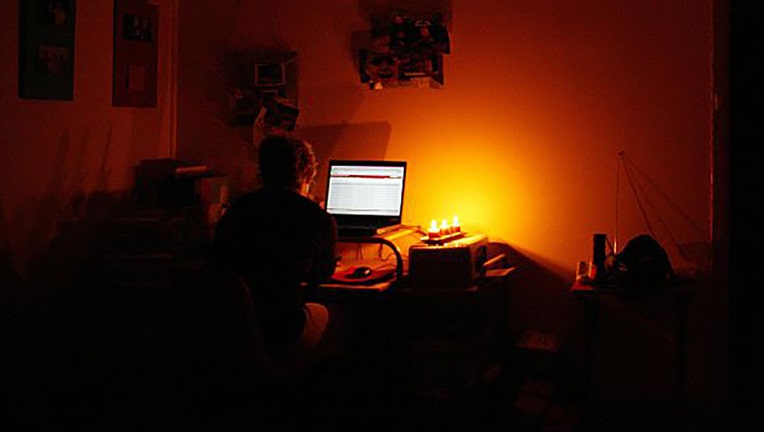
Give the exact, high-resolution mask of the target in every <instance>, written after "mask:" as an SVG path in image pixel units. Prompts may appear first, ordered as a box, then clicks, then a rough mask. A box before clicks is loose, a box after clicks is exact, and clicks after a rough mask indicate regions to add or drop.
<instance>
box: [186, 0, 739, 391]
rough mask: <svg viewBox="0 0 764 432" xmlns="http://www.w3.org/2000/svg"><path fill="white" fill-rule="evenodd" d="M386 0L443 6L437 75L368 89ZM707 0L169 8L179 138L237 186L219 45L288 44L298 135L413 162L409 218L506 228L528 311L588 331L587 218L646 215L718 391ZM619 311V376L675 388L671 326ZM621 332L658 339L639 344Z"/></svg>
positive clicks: (192, 155)
mask: <svg viewBox="0 0 764 432" xmlns="http://www.w3.org/2000/svg"><path fill="white" fill-rule="evenodd" d="M390 4H394V5H403V6H412V7H422V9H425V10H427V7H428V6H429V5H434V6H435V8H439V9H440V10H441V11H443V12H445V15H446V16H447V17H450V21H449V23H448V24H449V28H450V35H451V44H452V53H451V54H450V55H448V56H446V57H445V61H444V63H445V64H444V69H445V86H444V88H442V89H427V88H419V89H412V88H401V89H387V90H382V91H372V90H369V89H368V88H367V87H366V86H365V85H363V84H362V83H361V82H360V79H359V75H358V72H357V71H358V64H357V49H358V48H359V47H360V45H359V42H361V41H363V39H364V37H368V31H369V29H370V23H369V17H370V15H371V14H372V13H376V12H379V11H380V10H384V9H385V7H386V6H387V5H390ZM712 12H713V2H712V1H711V0H695V1H693V0H680V1H672V2H663V1H657V0H651V1H647V2H611V1H605V0H594V1H587V2H575V1H563V2H561V1H552V0H541V1H538V0H534V1H526V0H519V1H513V2H504V1H498V0H477V1H470V2H467V1H453V2H451V1H449V0H428V1H424V0H422V1H414V0H411V1H404V0H400V1H397V2H396V1H367V0H335V1H332V2H323V1H318V0H301V1H296V0H285V1H282V2H277V3H274V2H264V1H257V0H243V1H239V2H233V4H231V3H225V4H223V3H221V2H212V1H210V0H195V1H194V4H193V6H189V5H187V4H186V6H185V7H184V6H181V8H180V13H179V80H178V82H179V113H178V155H179V157H180V158H182V159H187V160H194V161H203V162H205V163H209V164H211V165H212V166H214V167H216V168H218V169H220V170H221V171H223V172H226V173H228V174H229V175H230V176H231V178H232V179H233V182H234V187H235V188H237V189H238V191H237V192H241V191H244V190H247V189H250V188H252V187H256V186H257V178H256V174H255V172H256V171H255V165H254V164H253V158H252V145H251V140H252V134H251V130H250V128H249V127H247V126H240V127H233V126H230V125H229V124H228V123H227V119H226V104H227V88H226V82H225V81H226V79H225V76H226V73H227V69H226V65H225V60H224V59H225V56H226V53H228V52H240V51H245V52H246V51H260V50H266V51H270V50H293V51H296V52H297V53H298V56H299V57H298V74H299V78H298V101H297V102H298V105H299V107H300V109H301V115H300V118H299V121H298V129H297V131H296V133H297V134H298V135H301V136H303V137H305V138H308V139H309V140H311V141H312V142H313V143H314V145H315V147H316V150H317V152H318V154H319V157H320V158H322V160H323V161H324V163H325V162H326V160H327V159H328V158H388V159H405V160H407V161H408V162H409V164H410V165H409V166H410V173H411V176H410V178H409V183H408V186H407V190H406V197H405V221H404V222H405V223H408V224H415V225H427V224H429V222H430V220H431V219H433V218H436V219H439V218H444V217H450V216H451V215H454V214H457V215H459V217H460V219H461V222H462V225H463V226H464V227H465V229H466V230H468V231H480V232H484V233H486V234H488V235H489V237H490V238H491V239H494V240H499V241H504V242H506V243H507V244H508V245H509V247H510V252H512V254H513V257H514V259H515V262H516V263H518V264H521V266H522V267H521V270H522V271H521V272H520V273H519V274H518V278H517V280H516V281H515V284H514V286H515V287H516V288H517V289H516V291H517V292H515V293H514V294H515V297H514V298H512V301H513V303H512V306H513V309H512V310H513V317H514V318H515V320H516V321H518V322H519V323H520V325H524V326H528V327H535V328H542V329H544V328H552V329H553V330H563V331H565V332H566V334H567V335H569V336H571V337H573V338H580V337H581V335H580V333H576V332H578V331H580V329H581V326H580V324H581V323H580V321H579V320H580V314H579V312H580V311H579V309H578V308H577V306H578V305H577V304H575V302H573V301H572V300H571V299H570V298H569V297H568V296H566V295H565V290H566V289H567V287H568V285H569V283H570V282H571V281H572V279H573V274H574V268H575V263H576V262H577V261H579V260H585V259H591V255H592V235H593V234H594V233H600V232H602V233H607V234H608V236H609V239H610V240H611V241H613V240H614V239H615V238H616V237H617V239H618V241H619V246H620V247H621V248H622V247H623V246H624V245H625V243H626V241H627V240H629V239H631V238H633V237H634V236H636V235H637V234H640V233H647V232H651V231H652V232H653V233H654V235H655V236H656V238H657V239H658V241H659V242H660V243H661V244H662V245H663V246H664V247H665V248H666V249H667V251H668V252H669V254H670V258H671V261H672V264H674V266H675V267H678V268H683V267H689V268H694V269H697V270H698V271H699V276H701V283H700V284H699V286H698V292H697V294H698V295H697V297H696V300H695V301H694V302H693V303H692V308H691V310H690V323H689V325H690V329H691V330H690V331H691V333H690V336H689V340H690V342H689V344H690V346H689V348H688V349H689V354H688V355H689V358H690V363H691V364H690V365H689V371H688V374H689V382H690V383H691V387H692V389H691V391H692V392H693V394H694V395H695V396H697V395H698V394H703V395H704V396H702V397H708V398H710V399H714V398H715V399H716V400H721V399H723V397H724V391H719V387H718V386H719V385H720V384H719V383H720V382H721V381H723V380H724V377H723V376H724V374H725V372H724V370H725V369H724V366H723V364H721V363H720V361H718V360H717V359H719V358H721V357H720V356H719V354H718V353H719V352H720V350H721V351H723V350H724V349H725V348H724V347H725V343H726V342H725V339H724V336H723V335H724V330H723V329H724V328H725V324H724V323H723V321H724V311H721V308H720V307H719V302H718V301H715V300H714V299H718V298H719V296H724V295H725V294H723V293H722V291H725V288H724V287H719V286H715V285H714V286H712V285H711V284H710V283H705V282H703V276H704V275H705V274H706V273H707V271H708V270H709V257H710V255H711V251H710V238H711V233H710V229H711V228H710V226H711V223H712V217H713V211H712V207H711V196H712V184H711V183H712V182H711V155H712V148H711V143H712V130H713V129H712V114H713V112H712V94H713V87H712V77H713V71H712V60H713V55H712V53H713V37H714V34H713V26H712V18H713V13H712ZM619 155H621V156H620V157H619ZM624 165H628V167H629V168H630V169H629V171H628V173H629V174H630V175H627V171H626V170H624V168H623V166H624ZM324 167H325V165H322V168H324ZM319 180H320V179H319ZM635 191H638V192H639V194H636V193H635ZM321 192H322V191H321V189H320V188H319V190H318V191H317V193H318V194H319V195H320V194H321ZM616 219H617V220H618V224H617V226H616V223H615V222H616ZM608 314H611V316H608ZM621 315H622V312H621V311H620V310H618V309H615V310H610V311H606V313H605V316H604V317H603V319H605V320H608V319H610V322H611V323H615V324H616V325H617V328H612V329H610V333H609V334H610V336H611V337H610V339H609V340H608V341H606V342H603V344H604V345H606V346H609V347H615V346H618V345H621V348H623V349H625V351H620V352H627V353H628V352H631V355H628V356H627V357H628V358H623V356H621V357H620V358H619V357H618V356H617V355H615V354H613V356H611V358H610V360H611V363H610V366H611V367H613V368H614V369H612V370H613V371H618V370H621V371H623V370H629V371H630V372H629V373H628V374H623V376H622V377H621V380H616V381H614V383H615V384H614V385H613V386H612V387H611V390H614V391H616V392H620V394H621V395H623V394H628V393H630V392H631V393H632V395H633V394H637V395H641V396H645V394H647V395H651V396H646V397H647V400H658V398H655V397H654V396H656V395H666V394H670V392H671V387H670V379H669V380H666V379H664V378H665V377H663V378H662V376H658V377H657V378H656V376H657V375H655V373H654V371H655V370H658V369H656V368H659V367H661V366H660V365H664V366H665V365H667V364H670V358H668V357H666V356H668V355H670V352H671V346H670V344H669V343H668V342H667V340H669V339H666V338H664V336H663V335H660V334H656V333H655V332H654V329H655V328H656V327H655V326H651V325H649V326H647V328H645V323H644V322H641V321H639V320H636V321H633V320H630V319H625V318H622V319H620V320H619V319H618V317H619V316H621ZM630 338H633V339H634V340H640V341H643V342H645V343H647V344H652V345H648V346H649V348H648V349H644V350H640V351H639V355H637V353H635V352H634V351H633V350H631V347H630V345H629V340H631V339H630ZM578 342H581V341H580V339H578ZM608 344H614V345H608ZM571 345H573V346H580V344H576V343H575V341H571ZM616 352H619V351H618V349H617V348H613V353H616ZM657 353H664V354H665V355H656V354H657ZM605 360H607V359H605ZM604 363H605V362H603V364H604Z"/></svg>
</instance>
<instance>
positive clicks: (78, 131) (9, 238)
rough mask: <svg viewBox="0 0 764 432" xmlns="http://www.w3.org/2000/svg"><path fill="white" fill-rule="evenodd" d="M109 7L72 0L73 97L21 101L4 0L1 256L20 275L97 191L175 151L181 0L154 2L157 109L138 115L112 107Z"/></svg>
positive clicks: (125, 181)
mask: <svg viewBox="0 0 764 432" xmlns="http://www.w3.org/2000/svg"><path fill="white" fill-rule="evenodd" d="M113 3H114V2H113V1H78V2H76V5H77V15H76V19H77V21H76V28H75V60H74V64H75V74H74V100H72V101H50V100H28V99H21V98H19V97H18V62H17V59H18V46H19V37H18V30H19V27H18V23H19V2H17V1H3V2H0V46H2V61H0V191H1V192H0V257H10V258H6V260H12V261H13V265H14V267H15V268H16V270H17V271H19V272H21V273H23V272H24V269H25V267H26V266H27V264H28V263H29V262H30V261H31V260H33V259H34V258H36V257H37V256H39V255H40V254H41V253H43V252H44V251H45V250H46V248H47V246H48V243H49V242H50V241H51V239H52V238H53V237H54V236H55V235H56V233H57V232H58V230H59V229H60V225H61V223H63V222H70V221H74V220H78V219H79V218H82V217H83V214H82V212H83V211H84V210H83V203H84V202H85V201H86V199H87V198H88V197H89V196H92V194H93V193H94V192H118V191H124V190H125V189H128V188H130V187H131V186H132V182H133V171H132V170H133V167H134V166H135V165H136V164H137V163H138V162H139V161H140V160H141V159H146V158H159V157H169V156H170V155H171V154H172V153H173V146H174V135H175V129H174V122H175V119H174V112H175V108H174V103H175V100H174V91H175V80H174V77H173V74H174V71H173V67H174V66H173V54H172V52H173V49H174V44H175V42H174V40H175V38H174V36H173V35H174V33H175V29H174V27H175V22H176V20H175V16H176V12H177V11H176V4H177V0H155V1H152V3H154V4H156V5H158V6H159V11H160V12H159V13H160V22H159V35H158V37H159V39H158V40H159V47H158V50H159V51H158V53H159V69H158V89H159V90H158V104H157V107H156V108H142V109H137V108H136V109H133V108H115V107H112V106H111V91H112V90H111V89H112V81H111V80H112V40H113V37H112V28H113V15H112V13H113ZM0 265H3V266H6V267H7V266H8V265H9V263H7V262H4V263H0Z"/></svg>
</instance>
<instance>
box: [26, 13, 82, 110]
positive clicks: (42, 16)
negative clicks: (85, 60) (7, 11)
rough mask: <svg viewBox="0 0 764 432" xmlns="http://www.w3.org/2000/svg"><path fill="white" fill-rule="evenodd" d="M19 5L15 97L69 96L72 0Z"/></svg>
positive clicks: (70, 88)
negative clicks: (17, 73) (17, 72)
mask: <svg viewBox="0 0 764 432" xmlns="http://www.w3.org/2000/svg"><path fill="white" fill-rule="evenodd" d="M19 5H20V19H19V97H21V98H25V99H52V100H73V99H74V24H75V15H76V14H75V0H22V1H21V2H20V4H19Z"/></svg>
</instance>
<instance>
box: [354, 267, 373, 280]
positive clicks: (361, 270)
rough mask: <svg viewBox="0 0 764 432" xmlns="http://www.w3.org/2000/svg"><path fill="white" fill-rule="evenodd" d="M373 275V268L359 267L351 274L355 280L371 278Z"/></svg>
mask: <svg viewBox="0 0 764 432" xmlns="http://www.w3.org/2000/svg"><path fill="white" fill-rule="evenodd" d="M371 273H372V269H371V267H366V266H359V267H356V268H355V270H353V271H352V272H351V273H350V277H352V278H354V279H362V278H365V277H369V276H371Z"/></svg>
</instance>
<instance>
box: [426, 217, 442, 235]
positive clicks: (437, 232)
mask: <svg viewBox="0 0 764 432" xmlns="http://www.w3.org/2000/svg"><path fill="white" fill-rule="evenodd" d="M427 237H429V238H430V239H436V238H438V237H440V228H438V222H436V221H435V219H433V220H432V223H430V229H429V230H427Z"/></svg>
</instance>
